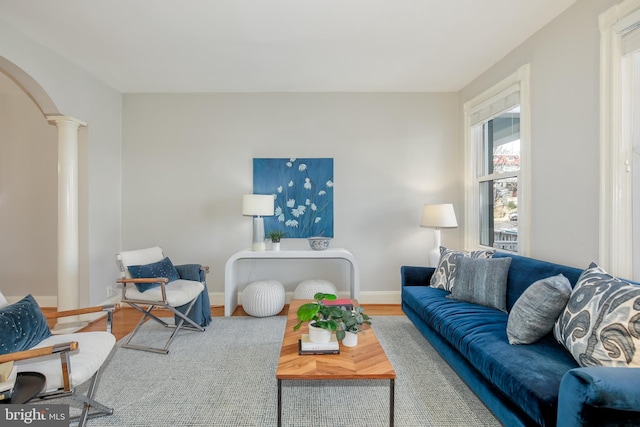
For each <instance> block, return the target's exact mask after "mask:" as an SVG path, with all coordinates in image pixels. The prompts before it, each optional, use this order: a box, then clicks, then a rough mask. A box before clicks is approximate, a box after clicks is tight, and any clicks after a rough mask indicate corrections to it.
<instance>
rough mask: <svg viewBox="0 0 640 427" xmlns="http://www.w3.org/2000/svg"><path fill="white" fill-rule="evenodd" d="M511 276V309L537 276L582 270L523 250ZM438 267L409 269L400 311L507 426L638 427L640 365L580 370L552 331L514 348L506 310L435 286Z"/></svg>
mask: <svg viewBox="0 0 640 427" xmlns="http://www.w3.org/2000/svg"><path fill="white" fill-rule="evenodd" d="M505 256H510V257H511V258H512V260H511V265H510V267H509V273H508V277H507V310H508V311H510V310H511V308H512V307H513V305H514V304H515V302H516V300H517V299H518V297H519V296H520V295H521V294H522V292H524V290H525V289H526V288H527V287H528V286H530V285H531V284H532V283H534V282H535V281H537V280H540V279H543V278H546V277H550V276H555V275H558V274H563V275H564V276H565V277H567V278H568V279H569V281H570V282H571V285H572V286H575V284H576V282H577V280H578V278H579V277H580V274H581V273H582V270H580V269H577V268H572V267H567V266H563V265H559V264H553V263H549V262H545V261H540V260H536V259H532V258H527V257H521V256H517V255H507V254H505V253H500V252H498V253H496V254H495V255H494V258H498V257H505ZM434 271H435V269H434V268H429V267H411V266H403V267H402V268H401V278H402V309H403V311H404V312H405V314H406V315H407V317H408V318H409V319H411V321H412V322H413V323H414V324H415V326H416V327H417V328H418V330H419V331H420V332H421V333H422V335H424V337H425V338H426V339H427V340H428V341H429V342H430V343H431V344H432V345H433V347H434V348H435V349H436V350H437V351H438V352H439V353H440V355H441V356H442V357H443V358H444V359H445V360H446V361H447V362H448V363H449V365H450V366H451V367H452V368H453V369H454V370H455V371H456V373H457V374H458V375H459V376H460V378H462V379H463V380H464V381H465V382H466V383H467V385H468V386H469V388H470V389H471V390H473V392H474V393H475V394H476V395H477V396H478V397H479V398H480V400H481V401H482V402H483V403H484V404H485V405H486V406H487V408H489V410H490V411H491V412H492V413H493V414H494V415H495V416H496V418H497V419H498V420H499V421H500V422H501V423H502V424H504V425H506V426H532V425H539V426H556V425H557V426H562V427H565V426H605V425H607V426H608V425H616V426H620V425H628V426H632V425H633V426H640V368H606V367H597V368H594V367H591V368H581V367H579V365H578V364H577V362H576V361H575V360H574V359H573V357H572V356H571V353H569V352H568V351H567V350H566V349H565V348H564V347H563V346H562V345H561V344H559V343H558V342H557V341H556V340H555V338H554V336H553V333H549V334H548V335H547V336H545V337H544V338H543V339H541V340H540V341H537V342H535V343H534V344H528V345H510V344H509V342H508V339H507V333H506V327H507V320H508V314H507V313H505V312H502V311H500V310H496V309H494V308H489V307H484V306H480V305H476V304H471V303H467V302H462V301H457V300H453V299H451V298H447V295H448V294H449V292H448V291H445V290H441V289H436V288H432V287H429V286H428V285H429V280H430V278H431V275H432V274H433V273H434Z"/></svg>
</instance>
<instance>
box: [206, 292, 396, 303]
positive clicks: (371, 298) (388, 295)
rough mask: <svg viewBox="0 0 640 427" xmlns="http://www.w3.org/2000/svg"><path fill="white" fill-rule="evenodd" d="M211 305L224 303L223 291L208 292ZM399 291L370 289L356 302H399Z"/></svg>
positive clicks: (342, 294) (289, 295)
mask: <svg viewBox="0 0 640 427" xmlns="http://www.w3.org/2000/svg"><path fill="white" fill-rule="evenodd" d="M338 297H340V298H349V292H338ZM292 299H293V292H287V293H286V295H285V302H286V303H287V304H288V303H289V302H290V301H291V300H292ZM209 300H210V303H211V305H217V306H222V305H224V292H209ZM400 301H401V296H400V291H372V292H360V298H359V300H358V302H360V304H400ZM238 302H239V303H240V305H242V293H240V294H239V296H238Z"/></svg>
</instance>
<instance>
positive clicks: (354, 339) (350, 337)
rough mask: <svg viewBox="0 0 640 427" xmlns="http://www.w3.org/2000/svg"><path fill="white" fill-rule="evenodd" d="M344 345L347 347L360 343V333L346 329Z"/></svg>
mask: <svg viewBox="0 0 640 427" xmlns="http://www.w3.org/2000/svg"><path fill="white" fill-rule="evenodd" d="M342 345H343V346H345V347H355V346H357V345H358V333H357V332H349V331H345V335H344V339H343V340H342Z"/></svg>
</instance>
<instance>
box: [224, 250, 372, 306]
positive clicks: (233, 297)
mask: <svg viewBox="0 0 640 427" xmlns="http://www.w3.org/2000/svg"><path fill="white" fill-rule="evenodd" d="M241 259H339V260H345V261H347V262H348V263H349V265H350V266H351V298H352V299H358V298H359V296H360V270H359V269H358V263H357V261H356V258H355V257H354V256H353V254H352V253H351V252H349V251H348V250H346V249H343V248H330V249H326V250H324V251H314V250H311V249H306V250H294V251H263V252H258V251H252V250H250V249H245V250H243V251H240V252H236V253H235V254H233V255H231V257H230V258H229V259H228V260H227V263H226V264H225V267H224V315H225V316H231V314H232V313H233V311H234V310H235V309H236V307H238V281H237V273H238V260H241Z"/></svg>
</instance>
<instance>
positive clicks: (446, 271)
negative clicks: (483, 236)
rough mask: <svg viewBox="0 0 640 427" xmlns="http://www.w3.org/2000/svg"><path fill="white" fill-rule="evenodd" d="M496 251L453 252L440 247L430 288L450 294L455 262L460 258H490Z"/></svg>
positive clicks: (453, 279)
mask: <svg viewBox="0 0 640 427" xmlns="http://www.w3.org/2000/svg"><path fill="white" fill-rule="evenodd" d="M495 253H496V251H495V250H493V249H490V250H487V251H473V252H466V251H455V250H452V249H447V248H445V247H444V246H440V262H438V267H437V268H436V271H435V272H434V273H433V276H431V281H430V282H429V286H431V287H432V288H438V289H444V290H445V291H449V292H451V290H452V289H453V283H454V281H455V272H456V266H457V262H458V260H459V259H460V258H461V257H469V258H491V257H492V256H493V254H495Z"/></svg>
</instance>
